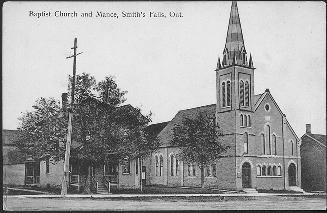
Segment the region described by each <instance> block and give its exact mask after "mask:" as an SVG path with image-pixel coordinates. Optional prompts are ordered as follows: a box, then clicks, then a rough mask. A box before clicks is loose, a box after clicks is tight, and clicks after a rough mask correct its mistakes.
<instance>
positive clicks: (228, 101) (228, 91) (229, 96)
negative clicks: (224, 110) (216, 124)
mask: <svg viewBox="0 0 327 213" xmlns="http://www.w3.org/2000/svg"><path fill="white" fill-rule="evenodd" d="M230 105H231V85H230V81H227V106H230Z"/></svg>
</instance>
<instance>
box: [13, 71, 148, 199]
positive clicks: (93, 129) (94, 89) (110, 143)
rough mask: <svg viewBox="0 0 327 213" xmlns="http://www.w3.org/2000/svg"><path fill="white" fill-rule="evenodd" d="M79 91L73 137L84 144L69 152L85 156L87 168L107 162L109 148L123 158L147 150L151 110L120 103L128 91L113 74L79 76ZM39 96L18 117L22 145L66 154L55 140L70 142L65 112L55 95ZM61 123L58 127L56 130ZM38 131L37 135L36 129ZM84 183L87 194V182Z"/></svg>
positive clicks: (33, 150) (36, 151)
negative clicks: (98, 78) (99, 77)
mask: <svg viewBox="0 0 327 213" xmlns="http://www.w3.org/2000/svg"><path fill="white" fill-rule="evenodd" d="M69 79H70V80H71V79H72V78H71V77H70V78H69ZM75 90H76V92H75V97H74V99H75V101H74V103H75V104H74V106H73V109H72V110H73V119H72V127H73V132H72V142H73V143H74V142H78V143H79V144H80V146H79V149H78V152H76V151H74V150H72V152H71V156H72V157H75V158H76V157H78V158H80V159H82V160H83V164H85V165H86V166H88V167H89V168H88V171H90V166H91V165H92V164H94V163H99V162H101V163H103V162H104V160H105V156H106V154H108V153H113V152H115V153H117V156H118V157H119V158H123V157H125V156H129V157H135V156H138V155H139V154H140V153H141V152H142V151H143V150H149V149H152V147H153V146H152V143H149V142H148V141H147V140H146V137H145V135H144V128H145V127H146V125H147V124H148V122H149V121H150V116H151V114H149V115H142V113H141V110H140V109H138V108H134V107H132V106H131V105H124V106H121V104H122V103H124V101H125V100H126V99H125V98H124V95H125V94H126V93H127V92H126V91H122V90H121V89H120V88H119V87H118V85H117V84H116V82H115V81H114V78H113V77H112V76H109V77H105V80H103V81H100V82H99V83H97V82H96V80H95V78H94V77H93V76H91V75H89V74H86V73H82V74H81V75H76V86H75ZM40 100H42V101H41V102H40V101H37V103H36V105H35V107H34V109H35V110H34V111H32V112H27V113H25V114H23V116H22V117H21V118H20V120H21V124H20V128H19V129H20V130H21V131H22V132H23V133H24V134H23V135H24V137H22V140H20V145H21V146H20V147H21V150H23V151H24V152H25V153H27V152H28V153H29V154H30V155H33V156H34V157H39V156H40V153H45V152H46V153H48V154H50V155H51V156H55V157H58V158H57V159H62V157H63V154H64V150H61V149H59V148H58V145H57V144H58V142H59V141H62V142H63V144H64V143H65V142H66V134H67V113H64V112H63V111H62V108H61V107H60V106H59V102H57V101H55V100H54V99H45V98H41V99H40ZM54 127H56V128H54ZM58 128H60V131H59V132H58V133H57V132H56V131H58ZM35 131H37V133H38V134H34V132H35ZM25 141H27V143H25ZM46 147H56V149H57V150H59V151H57V152H54V151H51V152H49V150H48V149H47V148H46ZM61 147H62V148H64V147H65V146H61ZM38 154H39V155H38ZM86 179H87V181H86V182H87V183H88V182H90V181H91V180H90V175H89V174H88V177H87V178H86ZM86 186H87V187H86V192H88V193H89V192H90V187H89V184H86Z"/></svg>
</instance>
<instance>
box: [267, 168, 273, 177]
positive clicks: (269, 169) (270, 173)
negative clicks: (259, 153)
mask: <svg viewBox="0 0 327 213" xmlns="http://www.w3.org/2000/svg"><path fill="white" fill-rule="evenodd" d="M267 173H268V174H267V175H268V176H271V175H272V170H271V166H268V171H267Z"/></svg>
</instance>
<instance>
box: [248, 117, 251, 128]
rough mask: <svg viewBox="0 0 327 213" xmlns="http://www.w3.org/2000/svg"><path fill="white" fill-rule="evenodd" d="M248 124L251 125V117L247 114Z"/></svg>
mask: <svg viewBox="0 0 327 213" xmlns="http://www.w3.org/2000/svg"><path fill="white" fill-rule="evenodd" d="M248 126H251V117H250V115H248Z"/></svg>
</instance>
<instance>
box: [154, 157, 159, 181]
mask: <svg viewBox="0 0 327 213" xmlns="http://www.w3.org/2000/svg"><path fill="white" fill-rule="evenodd" d="M155 159H156V170H155V171H156V172H155V173H156V176H158V174H159V160H158V156H157V155H156V157H155Z"/></svg>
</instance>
